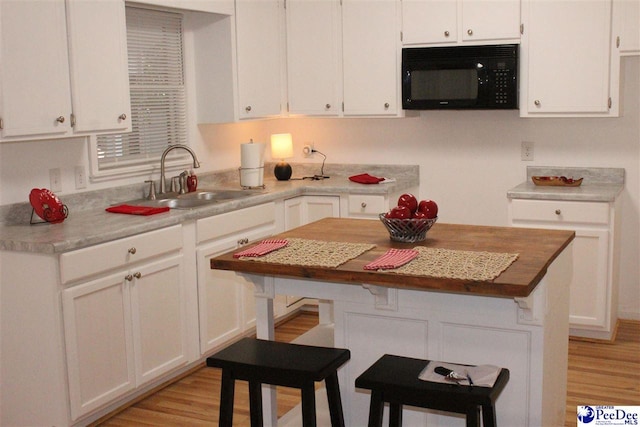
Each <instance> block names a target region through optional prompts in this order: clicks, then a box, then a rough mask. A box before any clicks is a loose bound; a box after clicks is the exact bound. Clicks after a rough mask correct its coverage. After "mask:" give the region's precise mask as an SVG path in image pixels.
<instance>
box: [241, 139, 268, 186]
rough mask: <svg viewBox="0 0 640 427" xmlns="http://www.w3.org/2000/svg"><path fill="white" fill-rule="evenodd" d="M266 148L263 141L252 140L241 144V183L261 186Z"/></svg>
mask: <svg viewBox="0 0 640 427" xmlns="http://www.w3.org/2000/svg"><path fill="white" fill-rule="evenodd" d="M264 150H265V145H264V144H262V143H255V142H250V143H246V144H241V145H240V185H241V186H243V187H260V186H262V184H263V177H264Z"/></svg>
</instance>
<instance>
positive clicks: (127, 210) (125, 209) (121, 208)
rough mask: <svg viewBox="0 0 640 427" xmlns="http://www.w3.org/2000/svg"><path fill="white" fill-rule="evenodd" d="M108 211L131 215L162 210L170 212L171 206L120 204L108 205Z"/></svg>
mask: <svg viewBox="0 0 640 427" xmlns="http://www.w3.org/2000/svg"><path fill="white" fill-rule="evenodd" d="M106 211H107V212H113V213H121V214H129V215H154V214H158V213H162V212H168V211H169V207H167V206H162V207H152V206H133V205H118V206H111V207H108V208H107V209H106Z"/></svg>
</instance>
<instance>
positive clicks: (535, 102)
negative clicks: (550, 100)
mask: <svg viewBox="0 0 640 427" xmlns="http://www.w3.org/2000/svg"><path fill="white" fill-rule="evenodd" d="M533 103H534V104H535V106H536V107H539V106H540V104H541V102H540V100H539V99H536V100H535V101H533Z"/></svg>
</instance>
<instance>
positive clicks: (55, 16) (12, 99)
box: [0, 0, 71, 139]
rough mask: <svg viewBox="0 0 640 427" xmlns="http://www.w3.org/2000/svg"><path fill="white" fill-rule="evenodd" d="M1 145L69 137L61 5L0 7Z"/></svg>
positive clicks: (6, 3) (42, 2)
mask: <svg viewBox="0 0 640 427" xmlns="http://www.w3.org/2000/svg"><path fill="white" fill-rule="evenodd" d="M0 44H1V50H0V62H1V63H2V67H0V97H1V100H0V118H1V119H2V129H1V132H2V133H1V136H2V138H3V139H5V138H8V139H17V138H19V137H27V136H32V137H36V138H44V137H51V136H65V135H69V134H70V133H71V126H70V122H71V121H70V119H69V117H70V114H71V99H70V95H69V60H68V55H67V51H68V50H67V32H66V29H65V6H64V1H63V0H30V1H22V0H3V1H2V2H0Z"/></svg>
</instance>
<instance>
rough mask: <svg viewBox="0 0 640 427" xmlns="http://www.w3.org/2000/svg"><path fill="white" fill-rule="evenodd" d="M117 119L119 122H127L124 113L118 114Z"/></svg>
mask: <svg viewBox="0 0 640 427" xmlns="http://www.w3.org/2000/svg"><path fill="white" fill-rule="evenodd" d="M118 118H119V119H120V120H127V115H126V114H125V113H122V114H120V115H119V116H118Z"/></svg>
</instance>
